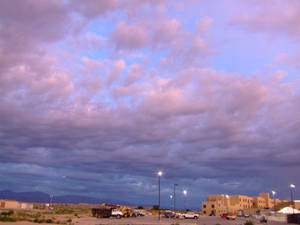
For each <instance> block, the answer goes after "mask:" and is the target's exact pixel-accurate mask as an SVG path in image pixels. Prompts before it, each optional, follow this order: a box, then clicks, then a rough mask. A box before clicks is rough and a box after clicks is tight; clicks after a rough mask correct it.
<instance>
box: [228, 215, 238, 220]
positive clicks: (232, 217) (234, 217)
mask: <svg viewBox="0 0 300 225" xmlns="http://www.w3.org/2000/svg"><path fill="white" fill-rule="evenodd" d="M226 219H227V220H235V219H236V215H233V214H228V215H227V217H226Z"/></svg>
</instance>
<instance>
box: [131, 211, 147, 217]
mask: <svg viewBox="0 0 300 225" xmlns="http://www.w3.org/2000/svg"><path fill="white" fill-rule="evenodd" d="M133 215H134V216H145V213H143V212H141V211H133Z"/></svg>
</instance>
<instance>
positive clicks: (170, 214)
mask: <svg viewBox="0 0 300 225" xmlns="http://www.w3.org/2000/svg"><path fill="white" fill-rule="evenodd" d="M164 215H165V217H166V218H174V217H176V213H175V212H173V211H165V213H164Z"/></svg>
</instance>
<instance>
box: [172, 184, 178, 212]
mask: <svg viewBox="0 0 300 225" xmlns="http://www.w3.org/2000/svg"><path fill="white" fill-rule="evenodd" d="M176 186H178V184H174V193H173V194H174V209H173V210H174V211H175V210H176Z"/></svg>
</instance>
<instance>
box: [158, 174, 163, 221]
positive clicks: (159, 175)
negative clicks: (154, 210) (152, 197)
mask: <svg viewBox="0 0 300 225" xmlns="http://www.w3.org/2000/svg"><path fill="white" fill-rule="evenodd" d="M162 175H163V172H162V171H161V170H159V171H158V172H157V176H158V220H160V177H161V176H162Z"/></svg>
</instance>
